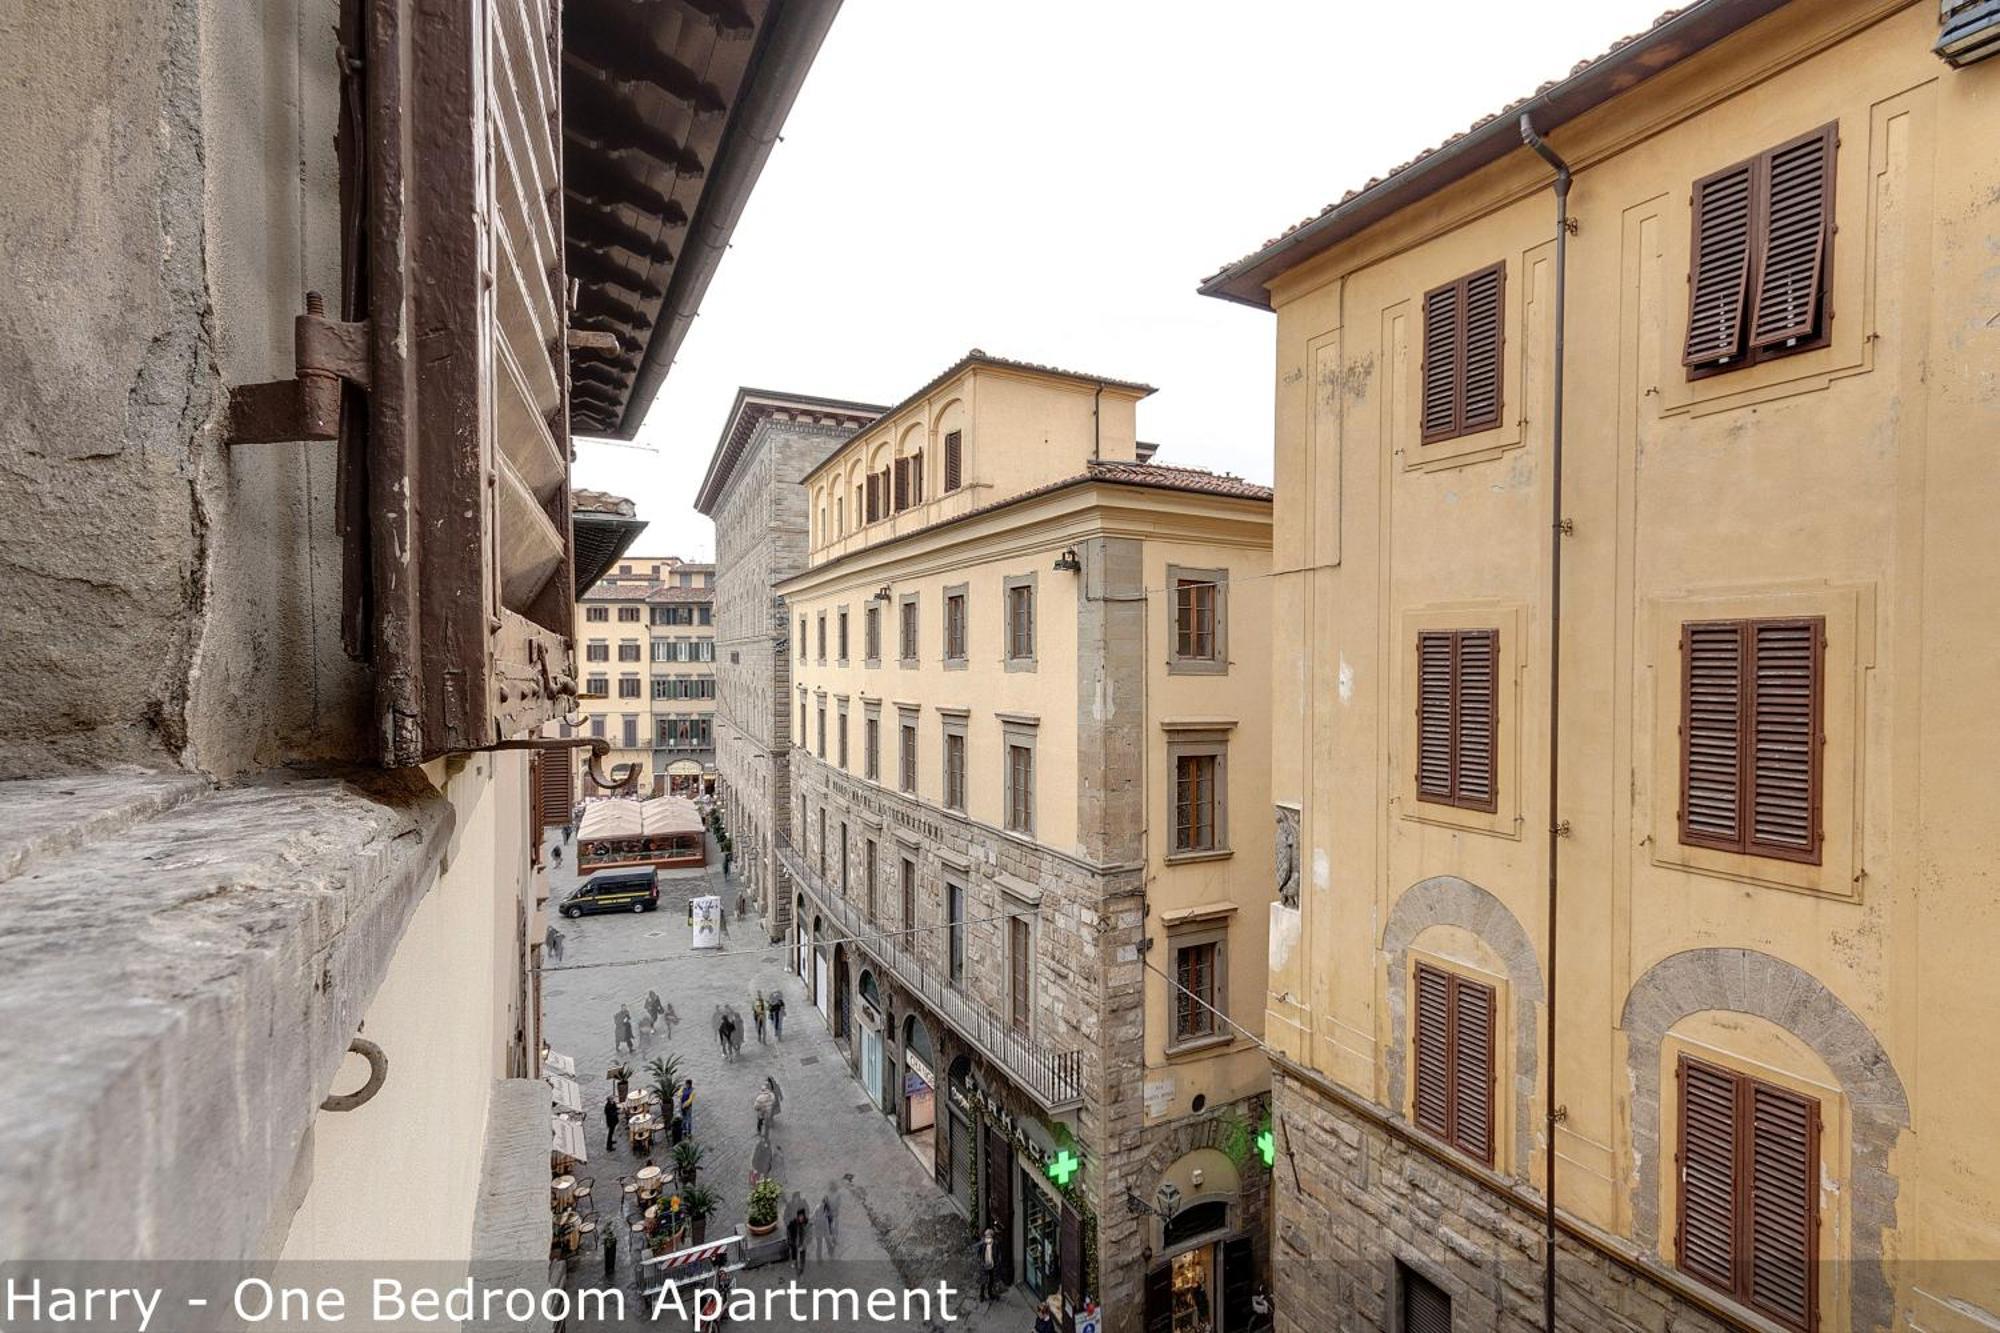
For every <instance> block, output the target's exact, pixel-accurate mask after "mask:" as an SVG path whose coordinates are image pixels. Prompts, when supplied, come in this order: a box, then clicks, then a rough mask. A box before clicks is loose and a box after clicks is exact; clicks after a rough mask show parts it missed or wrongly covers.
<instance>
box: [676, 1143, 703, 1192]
mask: <svg viewBox="0 0 2000 1333" xmlns="http://www.w3.org/2000/svg"><path fill="white" fill-rule="evenodd" d="M701 1157H702V1152H701V1145H700V1144H699V1143H696V1142H695V1141H694V1140H693V1139H682V1140H681V1141H680V1142H679V1143H676V1144H675V1145H674V1178H675V1179H676V1180H678V1181H679V1182H680V1184H681V1188H682V1189H689V1188H692V1187H693V1185H694V1182H695V1177H696V1176H698V1175H699V1174H700V1173H701Z"/></svg>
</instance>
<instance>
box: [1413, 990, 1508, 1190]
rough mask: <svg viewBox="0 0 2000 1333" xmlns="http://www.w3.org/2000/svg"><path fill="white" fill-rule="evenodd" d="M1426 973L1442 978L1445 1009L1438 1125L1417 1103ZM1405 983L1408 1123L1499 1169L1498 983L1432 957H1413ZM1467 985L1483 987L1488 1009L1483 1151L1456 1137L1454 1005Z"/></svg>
mask: <svg viewBox="0 0 2000 1333" xmlns="http://www.w3.org/2000/svg"><path fill="white" fill-rule="evenodd" d="M1426 974H1429V975H1432V976H1437V977H1441V978H1443V979H1444V984H1445V986H1446V1006H1447V1007H1446V1013H1445V1031H1444V1034H1443V1040H1444V1044H1445V1045H1444V1051H1443V1057H1444V1069H1445V1073H1446V1079H1447V1083H1446V1088H1445V1120H1444V1124H1443V1125H1442V1126H1441V1127H1440V1126H1434V1125H1432V1124H1429V1123H1426V1121H1425V1119H1424V1115H1423V1110H1422V1103H1421V1096H1422V1089H1421V1086H1420V1081H1421V1078H1422V1068H1423V1056H1422V1052H1423V1049H1424V1045H1423V1041H1424V1024H1423V1019H1422V1014H1421V1013H1420V1006H1421V1004H1422V1003H1423V998H1422V988H1423V978H1424V977H1425V975H1426ZM1406 984H1407V985H1408V987H1409V992H1408V995H1409V998H1408V1005H1409V1024H1410V1031H1409V1039H1408V1046H1407V1050H1408V1051H1409V1058H1408V1069H1409V1077H1408V1089H1409V1090H1408V1093H1407V1096H1408V1097H1409V1099H1410V1109H1409V1119H1410V1124H1411V1125H1412V1126H1414V1127H1415V1128H1416V1129H1418V1130H1419V1131H1421V1132H1422V1133H1424V1134H1425V1135H1426V1136H1428V1137H1430V1138H1431V1139H1433V1140H1435V1141H1436V1142H1439V1143H1442V1144H1444V1145H1445V1146H1447V1147H1449V1148H1451V1149H1452V1150H1453V1151H1454V1152H1458V1153H1461V1154H1463V1155H1464V1156H1466V1157H1468V1158H1470V1159H1471V1160H1473V1161H1475V1162H1478V1163H1480V1164H1481V1165H1483V1166H1487V1167H1494V1168H1496V1169H1497V1168H1498V1166H1499V1163H1500V1152H1501V1142H1502V1138H1503V1134H1502V1125H1503V1107H1502V1105H1501V1100H1500V1087H1501V1080H1500V1053H1501V1051H1502V1049H1503V1048H1504V1046H1505V1042H1504V1040H1503V1037H1502V1029H1503V1028H1505V1027H1506V1025H1507V1018H1506V1011H1505V1009H1504V1007H1503V1006H1504V1003H1505V999H1506V997H1505V995H1504V994H1503V993H1502V990H1501V987H1500V986H1499V985H1497V984H1496V983H1495V982H1493V981H1488V980H1481V979H1480V978H1478V977H1473V976H1468V975H1467V974H1465V973H1464V972H1461V971H1459V970H1458V969H1456V968H1453V967H1447V966H1445V965H1444V964H1443V963H1441V962H1432V961H1430V960H1428V959H1424V958H1416V959H1412V960H1411V964H1410V971H1409V976H1408V979H1407V983H1406ZM1468 989H1470V990H1478V991H1483V992H1484V993H1485V995H1486V1005H1487V1015H1488V1023H1487V1034H1486V1035H1487V1046H1486V1054H1485V1059H1486V1082H1485V1087H1484V1089H1483V1091H1484V1095H1485V1100H1486V1130H1487V1133H1486V1137H1487V1142H1486V1146H1485V1148H1484V1150H1483V1151H1482V1150H1481V1149H1480V1148H1479V1147H1478V1146H1477V1145H1473V1144H1468V1143H1466V1142H1465V1141H1464V1140H1463V1139H1462V1138H1461V1137H1460V1129H1459V1125H1458V1116H1459V1096H1458V1092H1459V1087H1458V1075H1459V1073H1460V1072H1461V1071H1462V1068H1463V1063H1464V1062H1463V1059H1462V1056H1461V1051H1460V1045H1459V1039H1458V1010H1459V997H1460V994H1461V993H1462V992H1463V991H1465V990H1468Z"/></svg>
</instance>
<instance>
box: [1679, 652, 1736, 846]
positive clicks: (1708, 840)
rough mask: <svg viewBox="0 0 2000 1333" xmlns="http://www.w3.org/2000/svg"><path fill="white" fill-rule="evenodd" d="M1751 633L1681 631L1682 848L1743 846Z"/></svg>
mask: <svg viewBox="0 0 2000 1333" xmlns="http://www.w3.org/2000/svg"><path fill="white" fill-rule="evenodd" d="M1745 629H1746V627H1745V624H1744V622H1743V621H1740V620H1722V621H1706V622H1700V623H1692V624H1686V625H1683V626H1681V679H1682V690H1681V841H1682V842H1684V843H1688V844H1691V845H1694V846H1707V847H1722V848H1727V849H1729V850H1732V851H1734V850H1737V849H1738V848H1740V847H1741V846H1742V841H1743V788H1742V759H1743V716H1744V707H1743V703H1744V700H1743V674H1744V663H1745V660H1746V643H1745V637H1746V636H1745Z"/></svg>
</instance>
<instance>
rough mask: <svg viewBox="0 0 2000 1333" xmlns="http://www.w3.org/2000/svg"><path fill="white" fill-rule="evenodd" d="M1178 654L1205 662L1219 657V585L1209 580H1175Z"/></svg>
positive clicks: (1175, 649) (1175, 639) (1176, 649)
mask: <svg viewBox="0 0 2000 1333" xmlns="http://www.w3.org/2000/svg"><path fill="white" fill-rule="evenodd" d="M1174 654H1175V656H1177V657H1183V658H1187V659H1189V660H1193V661H1203V662H1205V661H1211V660H1213V659H1214V657H1215V584H1214V583H1212V582H1210V581H1209V580H1207V579H1177V580H1175V582H1174Z"/></svg>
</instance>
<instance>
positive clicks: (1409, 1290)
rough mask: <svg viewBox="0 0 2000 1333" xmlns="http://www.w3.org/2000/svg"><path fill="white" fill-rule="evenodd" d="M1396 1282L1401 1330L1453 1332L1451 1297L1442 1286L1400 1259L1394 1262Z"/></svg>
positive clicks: (1414, 1332) (1427, 1332)
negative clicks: (1398, 1290) (1400, 1307)
mask: <svg viewBox="0 0 2000 1333" xmlns="http://www.w3.org/2000/svg"><path fill="white" fill-rule="evenodd" d="M1396 1283H1397V1286H1398V1287H1399V1288H1400V1294H1399V1296H1398V1303H1399V1304H1400V1305H1401V1306H1402V1312H1403V1320H1402V1323H1401V1325H1400V1328H1401V1330H1402V1333H1452V1330H1451V1297H1450V1296H1447V1295H1446V1294H1445V1292H1444V1289H1443V1288H1442V1287H1440V1286H1438V1284H1437V1283H1435V1282H1433V1281H1431V1280H1430V1279H1429V1278H1427V1277H1425V1276H1424V1275H1423V1274H1422V1273H1419V1272H1418V1271H1417V1270H1416V1269H1414V1268H1411V1267H1409V1266H1408V1265H1407V1264H1404V1263H1401V1262H1398V1263H1397V1265H1396Z"/></svg>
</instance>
